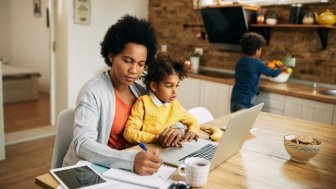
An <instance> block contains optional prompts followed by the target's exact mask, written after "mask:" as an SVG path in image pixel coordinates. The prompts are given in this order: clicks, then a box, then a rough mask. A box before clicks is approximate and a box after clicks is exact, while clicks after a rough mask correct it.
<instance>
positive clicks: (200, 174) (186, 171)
mask: <svg viewBox="0 0 336 189" xmlns="http://www.w3.org/2000/svg"><path fill="white" fill-rule="evenodd" d="M209 168H210V161H208V160H206V159H204V158H198V157H191V158H187V159H185V160H184V163H183V164H181V165H179V166H178V168H177V172H178V174H179V175H181V176H183V177H184V178H185V181H186V182H187V183H188V184H189V185H190V186H192V187H202V186H204V185H205V184H206V183H207V181H208V175H209Z"/></svg>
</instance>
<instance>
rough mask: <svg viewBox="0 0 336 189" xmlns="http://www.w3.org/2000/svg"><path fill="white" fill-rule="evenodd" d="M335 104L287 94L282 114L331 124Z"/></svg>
mask: <svg viewBox="0 0 336 189" xmlns="http://www.w3.org/2000/svg"><path fill="white" fill-rule="evenodd" d="M334 109H335V105H333V104H328V103H324V102H317V101H313V100H307V99H301V98H296V97H291V96H287V97H286V104H285V111H284V115H286V116H291V117H296V118H301V119H305V120H312V121H316V122H320V123H327V124H332V122H333V116H334Z"/></svg>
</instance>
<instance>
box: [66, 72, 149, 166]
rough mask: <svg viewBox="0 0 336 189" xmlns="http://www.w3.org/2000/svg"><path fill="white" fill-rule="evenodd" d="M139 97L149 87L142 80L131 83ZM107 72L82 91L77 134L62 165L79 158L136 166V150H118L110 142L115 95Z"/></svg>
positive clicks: (76, 118) (109, 164)
mask: <svg viewBox="0 0 336 189" xmlns="http://www.w3.org/2000/svg"><path fill="white" fill-rule="evenodd" d="M130 89H131V91H132V93H133V94H134V95H135V96H136V97H139V96H141V95H142V94H145V93H146V90H145V89H144V88H143V87H142V86H141V85H139V84H137V83H134V84H132V85H131V86H130ZM114 95H115V94H114V90H113V87H112V81H111V79H110V77H109V75H108V72H104V73H102V74H100V75H99V76H98V77H96V78H94V79H92V80H90V81H89V82H87V83H86V84H85V85H84V86H83V87H82V89H81V90H80V92H79V95H78V98H77V103H76V104H77V105H76V109H75V120H74V138H73V140H72V142H71V145H70V147H69V149H68V152H67V154H66V155H65V158H64V161H63V166H69V165H74V164H76V163H77V162H78V161H79V160H87V161H89V162H91V163H95V164H99V165H103V166H106V167H114V168H123V169H128V170H133V162H134V157H135V155H136V154H137V153H138V152H137V151H135V150H121V151H120V150H115V149H112V148H110V147H109V146H107V143H108V139H109V135H110V132H111V128H112V121H113V119H114V113H115V96H114Z"/></svg>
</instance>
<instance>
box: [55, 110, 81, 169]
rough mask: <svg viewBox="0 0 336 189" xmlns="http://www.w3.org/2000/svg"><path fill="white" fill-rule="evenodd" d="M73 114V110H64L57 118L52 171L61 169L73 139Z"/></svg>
mask: <svg viewBox="0 0 336 189" xmlns="http://www.w3.org/2000/svg"><path fill="white" fill-rule="evenodd" d="M74 112H75V109H74V108H71V109H65V110H63V111H62V112H61V113H60V114H59V116H58V121H57V131H56V138H55V143H54V150H53V155H52V161H51V168H52V169H55V168H59V167H62V164H63V159H64V156H65V154H66V153H67V151H68V148H69V146H70V143H71V141H72V138H73V124H74Z"/></svg>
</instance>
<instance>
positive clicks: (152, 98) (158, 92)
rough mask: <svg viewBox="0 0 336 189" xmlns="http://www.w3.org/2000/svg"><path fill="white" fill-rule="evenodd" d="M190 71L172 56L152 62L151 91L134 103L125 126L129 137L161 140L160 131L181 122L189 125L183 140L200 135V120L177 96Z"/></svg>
mask: <svg viewBox="0 0 336 189" xmlns="http://www.w3.org/2000/svg"><path fill="white" fill-rule="evenodd" d="M186 75H187V70H186V67H185V65H184V63H183V62H180V61H177V60H174V59H172V58H171V57H170V56H166V55H159V56H158V57H157V58H156V59H155V60H154V62H152V63H150V64H149V65H148V70H147V75H145V76H144V83H145V84H146V87H147V89H148V91H150V92H149V94H147V95H143V96H141V97H139V98H138V100H137V101H136V102H135V104H134V105H133V107H132V110H131V115H130V116H129V118H128V121H127V122H126V126H125V130H124V138H125V139H126V140H128V141H129V142H137V143H140V142H144V143H152V142H158V141H157V140H158V135H159V134H160V133H162V132H163V131H164V130H165V129H166V128H169V127H171V126H172V125H174V124H176V123H177V122H180V123H183V124H184V125H186V126H187V132H186V134H185V135H184V138H183V140H187V141H190V140H192V139H195V140H196V139H197V138H198V135H197V134H198V132H199V130H200V127H199V124H198V122H197V120H196V119H195V118H194V117H192V115H191V114H189V113H188V111H186V110H185V109H184V108H183V107H182V105H181V104H180V102H179V101H178V100H176V96H177V94H178V87H179V84H180V81H181V80H183V79H184V78H185V77H186ZM175 145H176V146H177V145H179V144H175Z"/></svg>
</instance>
